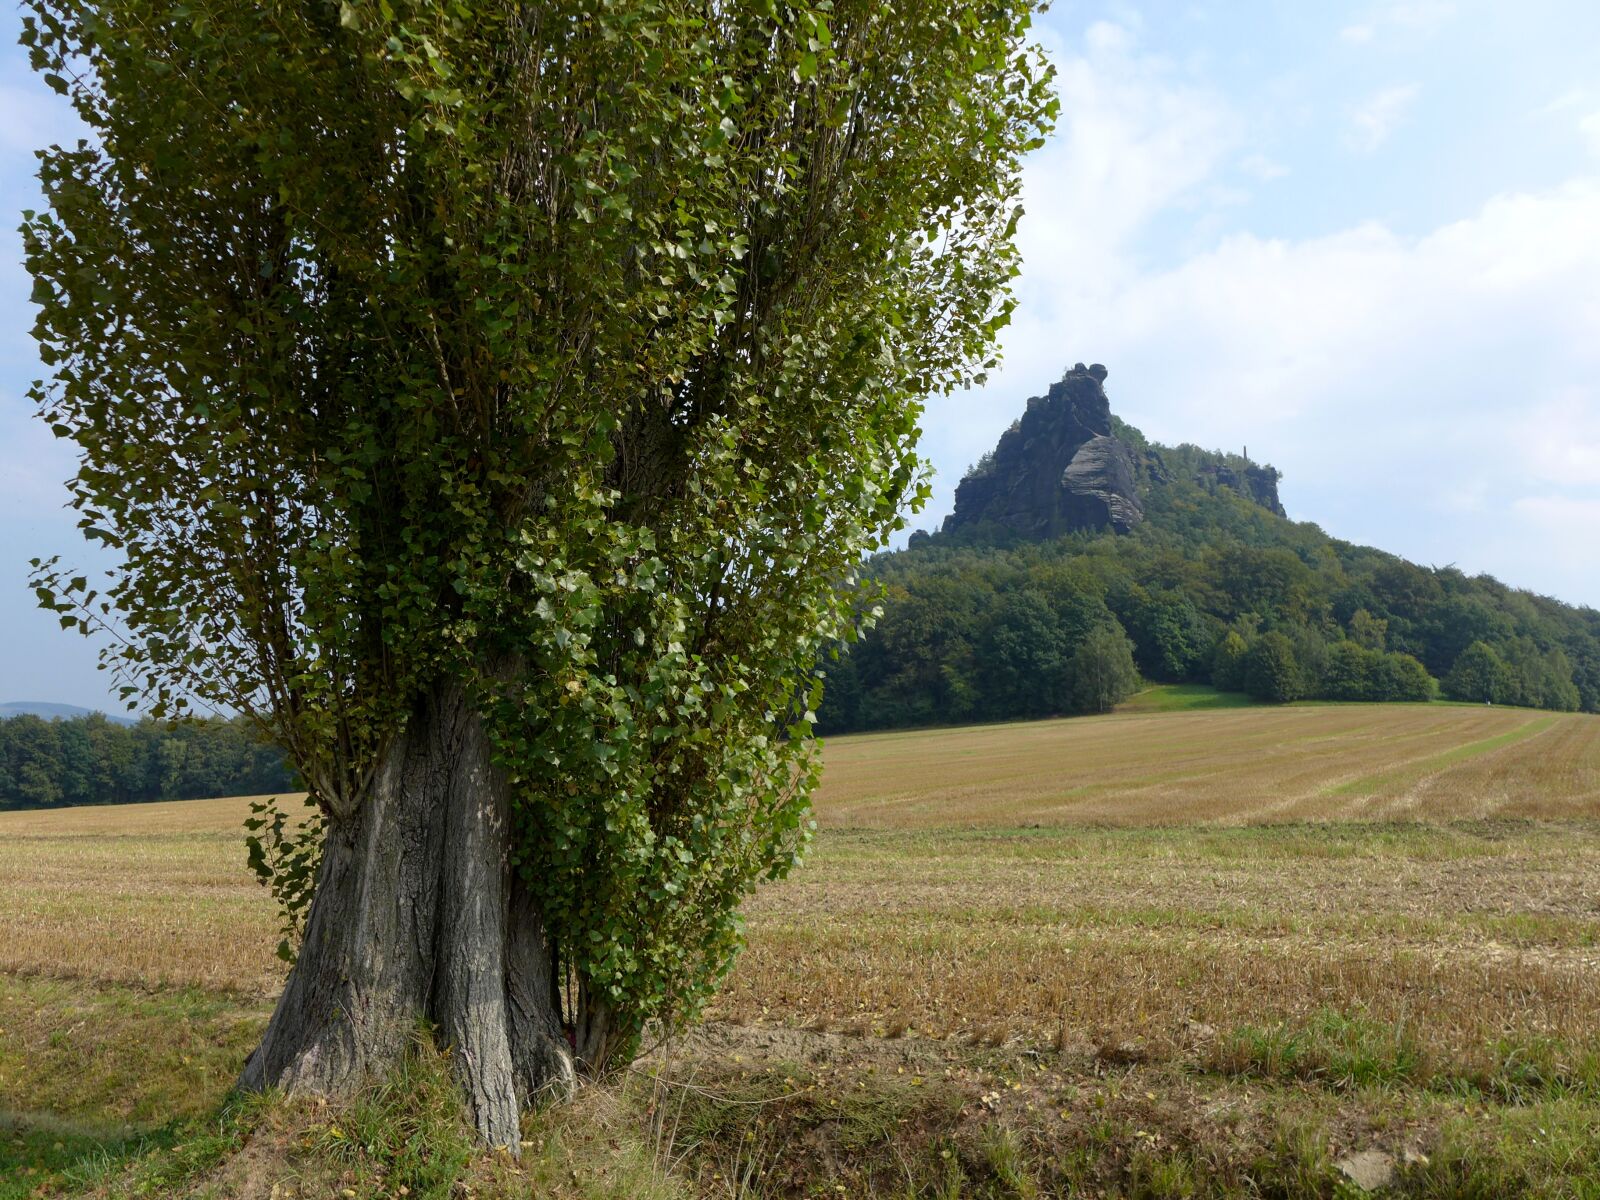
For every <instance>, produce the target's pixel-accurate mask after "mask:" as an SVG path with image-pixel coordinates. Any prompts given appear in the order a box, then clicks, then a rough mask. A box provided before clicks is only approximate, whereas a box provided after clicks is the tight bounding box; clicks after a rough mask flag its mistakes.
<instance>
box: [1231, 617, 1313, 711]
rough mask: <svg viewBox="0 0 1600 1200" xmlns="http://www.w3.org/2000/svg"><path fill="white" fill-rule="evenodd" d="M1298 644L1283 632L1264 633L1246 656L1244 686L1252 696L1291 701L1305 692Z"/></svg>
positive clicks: (1266, 699) (1267, 699) (1254, 697)
mask: <svg viewBox="0 0 1600 1200" xmlns="http://www.w3.org/2000/svg"><path fill="white" fill-rule="evenodd" d="M1301 689H1302V682H1301V674H1300V664H1299V662H1297V661H1296V660H1295V655H1294V644H1293V643H1292V642H1290V641H1289V639H1288V638H1286V637H1284V636H1283V634H1281V633H1267V634H1263V635H1262V636H1261V637H1260V638H1258V639H1257V640H1256V643H1255V645H1253V646H1251V647H1250V650H1249V652H1248V653H1246V654H1245V656H1244V690H1245V691H1246V692H1248V693H1249V694H1250V696H1251V698H1252V699H1255V700H1264V701H1266V702H1267V703H1269V704H1287V703H1288V702H1289V701H1290V700H1298V699H1299V698H1300V696H1301V694H1302V690H1301Z"/></svg>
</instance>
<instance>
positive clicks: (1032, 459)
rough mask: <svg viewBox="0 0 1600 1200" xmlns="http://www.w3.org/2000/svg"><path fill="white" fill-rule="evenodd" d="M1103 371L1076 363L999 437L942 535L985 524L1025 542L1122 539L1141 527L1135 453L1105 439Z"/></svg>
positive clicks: (962, 491) (964, 487)
mask: <svg viewBox="0 0 1600 1200" xmlns="http://www.w3.org/2000/svg"><path fill="white" fill-rule="evenodd" d="M1105 378H1106V369H1105V368H1104V367H1102V366H1101V365H1100V364H1099V363H1096V364H1094V365H1093V366H1091V367H1086V366H1084V365H1083V364H1082V363H1079V364H1078V365H1077V366H1075V367H1074V368H1073V369H1072V370H1070V371H1068V372H1067V373H1066V375H1065V376H1063V377H1062V379H1061V382H1059V383H1057V384H1054V385H1053V386H1052V387H1051V388H1050V390H1049V391H1048V392H1047V393H1045V394H1044V395H1043V396H1035V397H1034V398H1033V399H1031V400H1029V401H1028V410H1027V411H1026V412H1025V413H1023V414H1022V418H1021V420H1019V421H1017V423H1016V424H1014V425H1013V426H1012V427H1011V428H1010V429H1008V430H1006V432H1005V433H1004V434H1002V435H1001V437H1000V444H999V445H997V446H996V447H995V448H994V452H993V453H992V454H989V455H986V456H985V457H984V460H983V461H982V462H981V463H979V465H978V466H977V467H976V468H975V469H974V470H973V471H972V473H971V474H969V475H968V476H967V477H966V478H965V479H963V480H962V481H961V484H960V486H959V487H957V488H956V507H955V511H954V512H953V513H951V514H950V516H948V517H946V518H945V522H944V528H945V530H946V531H947V532H948V531H950V530H955V529H960V528H962V527H963V526H967V525H979V524H983V523H986V522H992V523H994V524H996V525H1001V526H1004V527H1005V528H1007V529H1014V530H1017V531H1018V532H1020V533H1024V534H1027V535H1029V536H1031V537H1041V538H1042V537H1051V536H1053V535H1055V534H1059V533H1067V532H1071V531H1074V530H1080V529H1107V528H1110V529H1115V530H1117V531H1118V532H1119V533H1126V532H1127V531H1128V530H1130V529H1132V528H1133V527H1134V526H1135V525H1137V524H1138V523H1139V522H1140V521H1142V520H1144V507H1143V506H1142V505H1141V504H1140V503H1139V494H1138V483H1137V475H1138V466H1137V457H1136V456H1137V453H1138V452H1137V451H1135V450H1134V449H1133V447H1131V446H1129V445H1128V444H1127V443H1126V442H1124V441H1122V440H1120V439H1119V438H1117V437H1115V436H1113V435H1112V432H1111V402H1110V401H1109V400H1107V399H1106V390H1105V388H1104V387H1103V386H1102V385H1103V384H1104V382H1105Z"/></svg>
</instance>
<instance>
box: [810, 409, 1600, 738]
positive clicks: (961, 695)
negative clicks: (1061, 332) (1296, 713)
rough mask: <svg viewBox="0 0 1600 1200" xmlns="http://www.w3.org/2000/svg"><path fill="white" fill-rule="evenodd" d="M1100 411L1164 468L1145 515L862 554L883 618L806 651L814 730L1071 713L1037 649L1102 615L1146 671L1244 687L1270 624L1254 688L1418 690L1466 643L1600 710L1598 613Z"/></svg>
mask: <svg viewBox="0 0 1600 1200" xmlns="http://www.w3.org/2000/svg"><path fill="white" fill-rule="evenodd" d="M1113 422H1114V425H1115V427H1116V430H1117V433H1118V436H1120V437H1122V438H1124V439H1125V440H1127V441H1129V442H1132V443H1133V444H1135V445H1140V446H1144V447H1147V448H1148V449H1149V450H1150V451H1152V452H1153V453H1154V454H1157V455H1159V456H1160V457H1161V460H1162V462H1163V464H1164V466H1163V474H1164V476H1165V478H1163V479H1155V478H1148V477H1147V478H1145V479H1144V480H1143V481H1142V483H1141V493H1140V494H1141V499H1142V501H1143V503H1144V506H1145V511H1146V520H1145V521H1144V523H1142V524H1141V525H1139V526H1138V527H1137V528H1136V529H1135V530H1134V531H1133V532H1132V533H1130V534H1127V535H1118V534H1113V533H1110V532H1106V533H1098V534H1095V533H1077V534H1069V535H1065V536H1061V537H1057V538H1053V539H1049V540H1045V541H1040V542H1030V541H1027V540H1025V539H1022V538H1020V537H1019V536H1017V535H1015V534H1010V533H1008V532H1007V531H1005V530H1003V529H997V528H992V527H991V528H984V529H966V530H961V531H959V532H956V533H940V534H935V535H931V536H929V535H922V536H917V537H914V538H913V540H912V544H911V546H910V547H909V548H908V549H906V550H903V551H900V552H897V553H894V554H884V555H880V556H878V557H877V558H875V559H873V560H872V561H871V563H870V565H869V570H868V573H869V574H870V575H871V576H872V577H874V578H875V579H876V580H877V581H879V582H880V583H881V584H882V585H883V587H884V591H883V593H882V595H881V604H882V608H883V615H882V618H881V620H880V622H879V624H878V626H877V628H876V629H874V630H873V631H872V632H871V633H870V634H868V635H867V636H866V637H864V638H863V639H862V640H861V641H860V642H859V643H858V644H856V645H853V646H849V647H841V649H840V653H839V656H838V657H837V658H825V659H824V661H823V663H822V670H823V673H824V674H825V675H826V676H827V678H828V681H829V695H828V700H827V703H826V706H825V707H824V709H823V710H822V713H821V716H822V723H823V728H824V729H826V730H828V731H830V732H836V731H845V730H851V729H877V728H893V727H896V726H904V725H927V724H936V723H942V722H958V721H971V720H990V719H1002V718H1009V717H1015V716H1024V715H1027V716H1039V715H1045V714H1048V713H1067V712H1071V711H1074V708H1075V705H1074V703H1073V699H1072V696H1071V694H1070V691H1065V692H1064V691H1061V690H1059V689H1057V688H1056V687H1055V686H1054V684H1053V682H1051V681H1052V680H1053V679H1054V678H1055V676H1053V675H1052V674H1051V670H1052V668H1051V664H1053V663H1055V662H1057V661H1067V660H1070V658H1071V656H1072V654H1073V653H1074V652H1075V651H1076V649H1077V646H1078V644H1079V642H1080V641H1081V639H1082V638H1083V636H1084V635H1085V634H1086V633H1087V631H1088V630H1089V629H1090V628H1092V627H1093V626H1094V625H1095V624H1097V623H1100V622H1103V621H1105V620H1107V619H1111V618H1114V619H1115V620H1116V621H1117V622H1119V623H1120V624H1121V625H1122V627H1123V629H1124V630H1125V632H1126V634H1127V636H1128V638H1129V639H1130V640H1131V641H1132V642H1133V647H1134V649H1133V653H1134V661H1135V664H1136V665H1137V666H1138V667H1139V669H1140V671H1141V673H1142V674H1143V675H1144V676H1145V677H1146V678H1149V679H1154V680H1161V681H1164V682H1173V683H1200V682H1209V683H1211V684H1212V685H1214V686H1215V687H1217V688H1218V689H1220V690H1222V691H1226V692H1243V691H1245V690H1247V680H1246V676H1245V669H1244V662H1245V658H1246V655H1247V654H1248V653H1249V652H1250V651H1251V648H1252V646H1254V645H1255V644H1256V643H1258V642H1259V641H1260V639H1261V638H1262V637H1263V636H1265V635H1267V634H1274V633H1275V634H1278V635H1281V636H1282V637H1283V638H1285V639H1286V640H1287V641H1288V643H1289V645H1290V648H1291V652H1292V657H1293V660H1294V664H1295V667H1296V675H1297V678H1296V679H1295V680H1293V681H1292V682H1291V681H1288V680H1285V681H1284V683H1283V686H1282V687H1274V688H1272V689H1270V690H1273V691H1276V692H1283V691H1287V692H1288V693H1291V694H1293V695H1296V696H1302V697H1313V698H1324V699H1343V700H1363V701H1378V700H1397V701H1426V700H1428V699H1430V698H1432V696H1433V694H1434V692H1435V684H1434V682H1433V680H1434V678H1435V677H1444V676H1447V675H1448V673H1449V672H1450V671H1451V669H1452V668H1453V667H1454V666H1455V665H1456V664H1457V662H1458V660H1461V659H1463V657H1464V656H1465V653H1466V651H1467V649H1468V647H1469V646H1471V645H1472V643H1474V642H1475V641H1476V642H1482V643H1483V644H1484V645H1485V646H1488V647H1492V648H1493V649H1494V653H1495V655H1496V657H1497V658H1498V659H1499V660H1500V662H1501V664H1502V667H1503V669H1504V677H1503V678H1498V682H1497V683H1496V684H1495V686H1494V687H1493V688H1492V689H1491V692H1492V695H1493V696H1494V697H1495V702H1496V703H1508V704H1523V705H1528V706H1531V707H1540V708H1552V709H1581V710H1584V711H1589V712H1600V613H1597V612H1595V611H1594V610H1592V609H1578V608H1571V607H1568V606H1566V605H1562V604H1559V603H1557V602H1556V601H1553V600H1550V599H1548V598H1546V597H1542V596H1535V595H1532V594H1529V593H1527V592H1518V591H1514V590H1512V589H1510V588H1507V587H1505V586H1504V585H1503V584H1500V583H1499V582H1498V581H1496V580H1494V579H1491V578H1489V577H1487V576H1478V577H1474V578H1469V577H1467V576H1466V575H1463V574H1462V573H1461V572H1459V571H1457V570H1455V569H1454V568H1449V567H1446V568H1442V569H1437V570H1428V569H1424V568H1422V567H1418V566H1415V565H1413V564H1411V563H1407V562H1404V561H1403V560H1401V559H1397V558H1394V557H1393V556H1391V555H1387V554H1384V553H1382V552H1380V551H1377V550H1371V549H1368V548H1366V547H1361V546H1353V545H1350V544H1349V543H1346V542H1340V541H1337V540H1336V539H1333V538H1330V537H1328V536H1327V535H1326V534H1324V533H1323V532H1322V531H1321V530H1320V529H1318V528H1317V527H1316V526H1315V525H1310V524H1296V523H1295V522H1292V521H1289V520H1286V519H1284V518H1282V517H1279V516H1276V515H1275V514H1273V513H1271V512H1269V511H1267V510H1266V509H1264V508H1262V507H1261V506H1260V505H1258V504H1255V503H1253V502H1251V501H1250V500H1247V499H1245V498H1243V497H1242V496H1240V495H1238V494H1236V493H1235V492H1234V490H1233V489H1232V488H1229V487H1222V486H1217V484H1216V475H1215V470H1214V469H1215V468H1216V467H1217V466H1218V465H1226V466H1229V467H1230V468H1231V469H1234V470H1242V469H1243V466H1244V463H1243V460H1237V461H1234V460H1230V459H1229V458H1228V457H1227V456H1225V455H1218V454H1215V453H1211V452H1206V451H1202V450H1200V449H1198V448H1197V447H1193V446H1179V447H1175V448H1174V447H1165V446H1152V445H1151V444H1150V443H1149V442H1148V441H1147V440H1146V439H1145V438H1144V437H1143V435H1141V434H1139V432H1138V431H1137V430H1135V429H1133V428H1132V427H1131V426H1128V425H1126V424H1125V423H1123V422H1120V421H1116V420H1115V418H1113ZM1476 654H1477V652H1476V651H1475V652H1474V656H1476ZM1467 663H1468V666H1469V667H1470V666H1471V663H1472V659H1467ZM1463 678H1464V679H1465V674H1464V675H1463ZM1030 679H1031V681H1032V682H1027V681H1028V680H1030ZM1446 692H1447V693H1448V694H1451V695H1453V696H1458V697H1459V696H1464V695H1467V694H1468V693H1472V692H1473V688H1472V687H1471V686H1468V685H1467V684H1466V683H1463V684H1462V685H1461V687H1458V688H1456V689H1455V690H1454V691H1451V689H1450V685H1449V683H1448V680H1447V682H1446ZM1475 694H1476V695H1477V698H1478V699H1480V700H1481V699H1482V698H1483V697H1482V694H1481V692H1479V693H1475Z"/></svg>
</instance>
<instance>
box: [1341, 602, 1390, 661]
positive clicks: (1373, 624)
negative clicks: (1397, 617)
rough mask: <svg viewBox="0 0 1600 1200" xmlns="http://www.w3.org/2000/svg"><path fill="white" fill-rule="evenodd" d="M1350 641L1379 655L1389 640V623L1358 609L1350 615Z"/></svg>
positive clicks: (1362, 609)
mask: <svg viewBox="0 0 1600 1200" xmlns="http://www.w3.org/2000/svg"><path fill="white" fill-rule="evenodd" d="M1350 640H1351V641H1353V642H1355V643H1356V645H1358V646H1360V647H1362V648H1363V649H1365V650H1375V651H1377V652H1378V653H1380V654H1381V653H1382V652H1383V650H1384V648H1385V646H1386V645H1387V643H1388V640H1389V622H1387V621H1385V620H1384V619H1383V618H1382V617H1375V616H1373V615H1372V614H1371V613H1370V612H1368V611H1367V610H1366V609H1364V608H1358V609H1356V611H1355V612H1353V613H1352V614H1351V615H1350Z"/></svg>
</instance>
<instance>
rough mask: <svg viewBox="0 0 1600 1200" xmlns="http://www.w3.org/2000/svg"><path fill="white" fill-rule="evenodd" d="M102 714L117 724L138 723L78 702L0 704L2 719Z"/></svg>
mask: <svg viewBox="0 0 1600 1200" xmlns="http://www.w3.org/2000/svg"><path fill="white" fill-rule="evenodd" d="M93 716H101V717H105V719H106V720H108V721H111V722H114V723H115V724H117V725H133V724H136V722H135V721H134V719H133V718H132V717H114V716H111V715H110V714H109V713H103V712H100V711H98V710H97V709H93V708H83V707H80V706H79V705H76V704H56V703H53V702H51V701H49V700H12V701H9V702H7V703H5V704H0V721H3V720H5V719H6V718H7V717H42V718H44V719H45V720H46V721H68V720H71V719H72V718H74V717H93Z"/></svg>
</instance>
